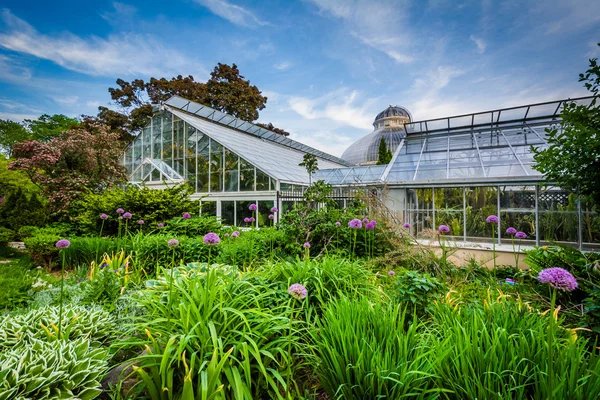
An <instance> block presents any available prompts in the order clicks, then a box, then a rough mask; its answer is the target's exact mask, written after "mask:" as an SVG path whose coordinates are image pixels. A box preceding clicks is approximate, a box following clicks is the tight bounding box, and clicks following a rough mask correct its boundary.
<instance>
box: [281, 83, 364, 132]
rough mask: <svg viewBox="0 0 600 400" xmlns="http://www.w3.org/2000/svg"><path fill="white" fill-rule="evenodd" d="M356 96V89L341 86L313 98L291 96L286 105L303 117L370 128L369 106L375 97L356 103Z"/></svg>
mask: <svg viewBox="0 0 600 400" xmlns="http://www.w3.org/2000/svg"><path fill="white" fill-rule="evenodd" d="M358 97H359V95H358V92H357V91H355V90H353V91H349V90H348V89H346V88H341V89H338V90H336V91H334V92H330V93H327V94H326V95H324V96H322V97H319V98H315V99H310V98H307V97H298V96H295V97H291V98H290V99H289V100H288V105H289V107H290V108H291V109H292V110H293V111H295V112H296V113H297V114H299V115H301V116H302V117H304V118H305V119H311V120H312V119H329V120H332V121H335V122H337V123H339V124H342V125H348V126H352V127H355V128H360V129H370V128H372V126H371V125H372V123H373V115H374V114H373V112H372V111H370V110H369V108H370V106H371V105H372V104H373V102H374V100H375V99H367V100H366V101H363V102H362V104H361V105H357V104H356V103H357V102H358Z"/></svg>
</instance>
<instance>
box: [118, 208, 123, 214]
mask: <svg viewBox="0 0 600 400" xmlns="http://www.w3.org/2000/svg"><path fill="white" fill-rule="evenodd" d="M124 212H125V210H123V209H122V208H117V214H123V213H124Z"/></svg>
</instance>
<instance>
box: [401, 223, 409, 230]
mask: <svg viewBox="0 0 600 400" xmlns="http://www.w3.org/2000/svg"><path fill="white" fill-rule="evenodd" d="M402 226H403V227H405V228H406V229H408V228H410V224H409V223H408V222H406V223H405V224H404V225H402Z"/></svg>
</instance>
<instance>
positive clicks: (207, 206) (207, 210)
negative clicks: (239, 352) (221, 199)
mask: <svg viewBox="0 0 600 400" xmlns="http://www.w3.org/2000/svg"><path fill="white" fill-rule="evenodd" d="M200 212H201V213H202V215H205V216H206V215H208V216H210V217H216V216H217V202H216V201H203V202H201V203H200Z"/></svg>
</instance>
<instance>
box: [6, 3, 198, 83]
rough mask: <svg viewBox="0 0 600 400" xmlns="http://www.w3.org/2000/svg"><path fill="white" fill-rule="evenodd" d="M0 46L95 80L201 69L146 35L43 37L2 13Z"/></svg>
mask: <svg viewBox="0 0 600 400" xmlns="http://www.w3.org/2000/svg"><path fill="white" fill-rule="evenodd" d="M0 19H1V20H2V21H3V22H4V24H5V29H4V32H3V33H0V46H1V47H4V48H6V49H8V50H12V51H16V52H20V53H25V54H29V55H32V56H35V57H38V58H41V59H45V60H50V61H53V62H55V63H56V64H58V65H60V66H62V67H64V68H66V69H69V70H72V71H76V72H80V73H83V74H87V75H96V76H114V75H143V76H151V75H160V76H168V75H175V74H180V73H184V74H185V73H196V72H198V70H199V69H201V68H200V67H199V66H198V65H196V64H195V63H193V62H191V60H189V59H188V58H186V57H185V56H184V55H182V54H181V53H179V52H177V51H175V50H172V49H170V48H168V47H165V46H163V45H162V44H161V43H160V42H158V41H157V40H156V38H154V37H153V36H150V35H140V34H134V33H120V34H118V35H111V36H109V37H107V38H106V39H103V38H99V37H97V36H90V37H88V38H82V37H79V36H77V35H74V34H72V33H68V32H66V33H64V34H62V35H55V36H50V35H44V34H41V33H39V32H38V31H36V30H35V28H34V27H32V26H31V25H29V24H28V23H27V22H25V21H24V20H22V19H20V18H18V17H16V16H15V15H13V14H12V13H11V12H10V11H9V10H7V9H5V10H3V11H2V12H1V13H0Z"/></svg>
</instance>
